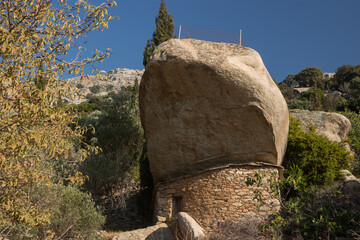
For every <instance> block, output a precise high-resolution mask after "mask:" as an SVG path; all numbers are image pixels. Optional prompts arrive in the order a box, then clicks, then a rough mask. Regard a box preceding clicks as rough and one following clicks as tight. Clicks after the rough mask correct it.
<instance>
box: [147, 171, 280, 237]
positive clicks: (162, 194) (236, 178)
mask: <svg viewBox="0 0 360 240" xmlns="http://www.w3.org/2000/svg"><path fill="white" fill-rule="evenodd" d="M258 172H259V173H260V176H262V182H263V183H262V186H260V187H257V186H256V184H254V185H253V186H246V180H247V178H248V177H250V178H254V176H255V174H256V173H258ZM274 173H275V177H278V176H279V168H277V167H273V166H264V165H256V166H251V165H240V166H239V165H232V166H227V167H223V168H217V169H211V170H208V171H205V172H202V173H199V174H195V175H192V176H187V177H183V178H179V179H175V180H171V181H168V182H163V183H159V184H158V185H157V186H156V188H155V204H154V207H155V216H161V217H165V218H166V219H167V220H170V219H171V218H172V217H173V216H175V215H176V213H177V212H180V211H181V212H187V213H188V214H190V215H191V216H192V217H193V218H194V219H195V220H196V221H197V222H198V223H199V224H200V225H201V226H202V227H203V228H205V229H206V230H207V231H212V229H215V228H216V227H217V226H218V224H219V222H225V221H228V220H232V221H237V220H239V219H240V218H241V217H246V216H260V217H267V216H269V215H270V214H272V213H274V212H276V211H278V210H279V209H280V203H279V201H278V200H277V199H276V198H274V196H272V194H270V189H269V183H268V181H267V180H268V179H269V178H270V177H272V176H274ZM259 192H260V193H261V196H262V201H261V202H259V201H257V200H255V199H254V197H255V195H256V193H259Z"/></svg>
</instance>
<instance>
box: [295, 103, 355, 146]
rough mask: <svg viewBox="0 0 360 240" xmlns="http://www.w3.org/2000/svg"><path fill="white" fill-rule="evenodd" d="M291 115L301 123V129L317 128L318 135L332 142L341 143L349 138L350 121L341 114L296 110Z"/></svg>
mask: <svg viewBox="0 0 360 240" xmlns="http://www.w3.org/2000/svg"><path fill="white" fill-rule="evenodd" d="M290 115H291V116H292V117H294V118H296V119H299V120H300V121H301V125H300V127H301V128H302V129H304V130H307V127H308V126H309V125H311V124H312V125H315V126H316V133H317V134H319V135H321V136H324V137H327V138H328V139H329V140H330V141H335V142H341V141H342V140H346V139H347V138H348V133H349V131H350V128H351V123H350V120H349V119H347V117H345V116H343V115H341V114H339V113H331V112H321V111H308V110H299V109H294V110H290Z"/></svg>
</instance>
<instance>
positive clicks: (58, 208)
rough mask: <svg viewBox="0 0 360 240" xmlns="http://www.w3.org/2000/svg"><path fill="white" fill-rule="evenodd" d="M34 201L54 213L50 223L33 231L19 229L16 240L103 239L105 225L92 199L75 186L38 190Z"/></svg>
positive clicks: (13, 234)
mask: <svg viewBox="0 0 360 240" xmlns="http://www.w3.org/2000/svg"><path fill="white" fill-rule="evenodd" d="M31 201H34V202H41V203H42V204H44V205H45V206H46V208H47V210H49V209H51V212H52V214H51V217H50V219H49V222H46V223H43V224H40V225H37V226H34V227H31V226H27V225H18V226H16V227H15V229H14V230H13V231H12V232H11V233H10V235H9V237H11V238H13V239H24V240H25V239H100V237H99V236H98V234H97V232H96V231H98V230H100V229H101V226H102V225H103V224H104V222H105V217H104V216H102V215H101V213H100V209H99V208H96V207H95V206H94V205H95V203H94V201H93V200H92V198H91V196H90V195H89V194H87V193H84V192H81V191H80V190H79V189H77V188H76V187H73V186H64V185H61V184H54V185H51V186H50V187H47V186H42V187H40V188H36V189H34V192H33V194H32V196H31Z"/></svg>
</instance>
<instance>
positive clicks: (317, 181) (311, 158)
mask: <svg viewBox="0 0 360 240" xmlns="http://www.w3.org/2000/svg"><path fill="white" fill-rule="evenodd" d="M351 160H353V159H352V157H351V155H350V153H349V152H348V151H346V149H345V148H344V147H343V146H342V145H341V144H339V143H336V142H332V141H330V140H328V139H327V138H326V137H323V136H320V135H317V134H316V133H315V127H313V126H311V127H309V132H305V131H304V130H302V129H301V128H300V121H299V120H297V119H295V118H293V117H291V116H290V126H289V137H288V146H287V150H286V154H285V160H284V163H283V165H284V168H285V169H286V170H285V173H286V172H291V171H296V172H297V173H298V174H301V175H302V176H303V177H304V178H305V179H306V182H307V184H308V185H322V184H327V183H332V182H333V181H334V179H335V178H336V177H338V176H340V172H339V170H341V169H345V168H348V167H349V162H350V161H351Z"/></svg>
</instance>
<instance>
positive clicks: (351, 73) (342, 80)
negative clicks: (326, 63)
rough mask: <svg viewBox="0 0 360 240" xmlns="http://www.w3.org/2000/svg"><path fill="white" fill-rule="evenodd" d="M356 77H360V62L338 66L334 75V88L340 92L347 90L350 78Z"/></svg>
mask: <svg viewBox="0 0 360 240" xmlns="http://www.w3.org/2000/svg"><path fill="white" fill-rule="evenodd" d="M356 77H360V64H359V65H356V66H351V65H344V66H341V67H339V68H338V69H337V70H336V73H335V76H334V78H335V82H336V88H337V89H338V90H340V91H342V92H347V91H348V86H349V84H350V82H351V80H353V79H354V78H356Z"/></svg>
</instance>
